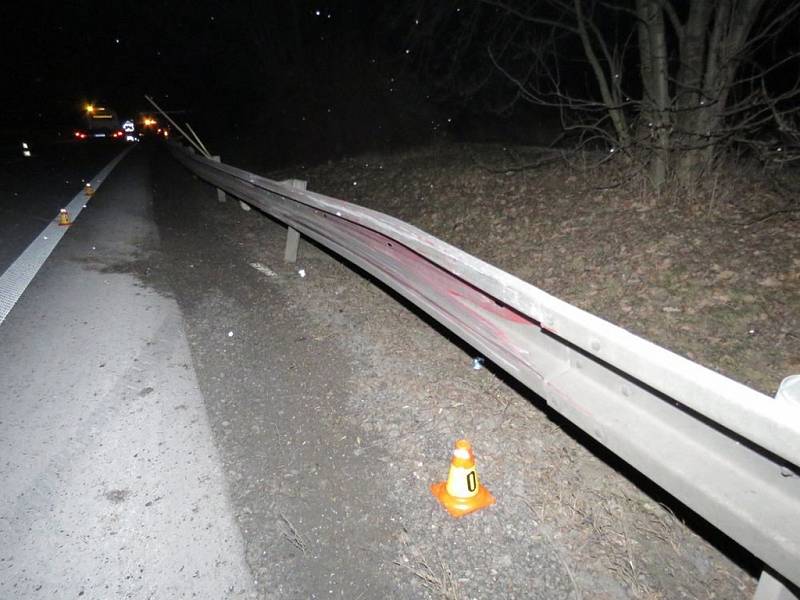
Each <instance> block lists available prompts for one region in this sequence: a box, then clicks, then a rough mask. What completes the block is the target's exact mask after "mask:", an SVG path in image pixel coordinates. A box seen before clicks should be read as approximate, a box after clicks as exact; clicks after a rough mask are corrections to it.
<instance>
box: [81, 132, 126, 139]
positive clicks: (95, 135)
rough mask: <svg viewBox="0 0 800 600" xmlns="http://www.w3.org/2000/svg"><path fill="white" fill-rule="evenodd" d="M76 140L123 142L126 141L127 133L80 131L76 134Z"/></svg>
mask: <svg viewBox="0 0 800 600" xmlns="http://www.w3.org/2000/svg"><path fill="white" fill-rule="evenodd" d="M74 136H75V139H76V140H90V139H112V140H123V139H125V132H124V131H121V130H117V131H115V130H113V129H91V130H89V131H86V130H83V129H78V130H76V131H75V133H74Z"/></svg>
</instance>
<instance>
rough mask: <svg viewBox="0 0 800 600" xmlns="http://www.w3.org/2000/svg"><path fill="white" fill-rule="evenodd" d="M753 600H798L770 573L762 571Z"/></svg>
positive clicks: (793, 593)
mask: <svg viewBox="0 0 800 600" xmlns="http://www.w3.org/2000/svg"><path fill="white" fill-rule="evenodd" d="M753 600H798V596H797V594H795V592H793V591H791V590H790V589H789V588H787V587H786V586H785V585H783V583H782V582H781V581H779V580H777V579H776V578H775V577H773V576H772V575H771V574H770V573H768V572H767V571H763V572H762V573H761V578H760V579H759V580H758V587H757V588H756V593H755V595H754V596H753Z"/></svg>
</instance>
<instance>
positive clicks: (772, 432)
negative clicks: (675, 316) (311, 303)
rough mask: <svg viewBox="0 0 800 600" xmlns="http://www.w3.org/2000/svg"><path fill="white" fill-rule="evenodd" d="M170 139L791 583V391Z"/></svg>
mask: <svg viewBox="0 0 800 600" xmlns="http://www.w3.org/2000/svg"><path fill="white" fill-rule="evenodd" d="M172 153H173V155H174V156H175V157H176V158H177V159H178V160H179V161H180V162H181V163H183V164H184V165H185V166H186V167H187V168H188V169H189V170H191V171H192V172H193V173H195V174H197V175H198V176H199V177H201V178H202V179H204V180H206V181H208V182H209V183H211V184H212V185H214V186H215V187H217V188H219V189H222V190H224V191H225V192H227V193H229V194H232V195H234V196H236V197H238V198H240V199H242V200H244V201H246V202H248V203H249V204H252V205H253V206H255V207H257V208H259V209H260V210H262V211H264V212H265V213H267V214H269V215H271V216H272V217H274V218H276V219H278V220H279V221H282V222H283V223H285V224H286V225H288V226H289V227H291V228H293V229H295V230H297V231H299V232H300V233H302V234H303V235H305V236H307V237H309V238H311V239H313V240H316V241H317V242H318V243H320V244H321V245H323V246H325V247H326V248H328V249H330V250H331V251H332V252H334V253H336V254H338V255H340V256H342V257H343V258H345V259H347V260H348V261H350V262H352V263H354V264H356V265H358V266H359V267H361V268H362V269H364V270H365V271H367V272H369V273H370V274H371V275H373V276H375V277H376V278H378V279H379V280H381V281H382V282H384V283H385V284H386V285H388V286H389V287H391V288H392V289H394V290H396V291H397V292H398V293H400V294H401V295H403V296H404V297H405V298H407V299H408V300H409V301H411V302H413V303H414V304H415V305H416V306H418V307H419V308H420V309H422V310H424V311H425V312H426V313H428V314H429V315H430V316H431V317H433V318H434V319H436V320H437V321H439V322H440V323H442V324H443V325H444V326H446V327H447V328H448V329H450V330H451V331H453V332H454V333H455V334H456V335H458V336H459V337H461V338H462V339H464V340H465V341H467V342H468V343H469V344H471V345H472V346H474V347H475V348H476V349H477V350H479V351H480V352H482V353H483V354H484V355H485V356H486V357H488V358H489V359H490V360H492V361H493V362H494V363H495V364H497V365H498V366H500V367H501V368H503V369H504V370H505V371H506V372H508V373H509V374H510V375H511V376H513V377H514V378H516V379H518V380H519V381H521V382H522V383H524V384H525V385H526V386H527V387H529V388H530V389H531V390H533V391H534V392H536V393H537V394H539V395H540V396H541V397H542V398H544V399H545V400H546V401H547V403H548V404H549V405H550V406H551V407H552V408H553V409H555V410H556V411H558V412H559V413H561V414H562V415H564V416H565V417H566V418H568V419H569V420H570V421H572V422H573V423H575V424H576V425H577V426H578V427H580V428H581V429H583V430H584V431H585V432H586V433H588V434H589V435H591V436H592V437H594V438H595V439H596V440H598V441H599V442H600V443H602V444H603V445H604V446H606V447H607V448H608V449H610V450H611V451H612V452H614V453H615V454H617V455H618V456H619V457H621V458H622V459H624V460H625V461H626V462H628V463H629V464H631V465H632V466H633V467H635V468H636V469H638V470H639V471H640V472H642V473H643V474H644V475H646V476H647V477H648V478H650V479H652V480H653V481H654V482H656V483H657V484H658V485H660V486H661V487H663V488H664V489H665V490H667V491H668V492H669V493H670V494H672V495H673V496H675V497H676V498H677V499H679V500H680V501H682V502H683V503H685V504H686V505H687V506H689V507H690V508H691V509H692V510H694V511H695V512H697V513H698V514H700V515H701V516H702V517H704V518H705V519H707V520H708V521H709V522H710V523H712V524H713V525H715V526H716V527H717V528H719V529H720V530H721V531H723V532H724V533H726V534H727V535H728V536H730V537H731V538H733V539H734V540H736V541H737V542H738V543H739V544H741V545H742V546H744V547H745V548H747V549H748V550H749V551H750V552H752V553H753V554H754V555H756V556H757V557H759V558H760V559H761V560H763V561H764V563H765V564H766V565H768V568H769V570H771V571H772V572H773V573H775V574H776V575H778V576H779V577H782V578H785V580H787V581H788V582H790V583H792V584H794V585H798V586H800V403H798V402H794V401H792V400H791V399H788V398H783V397H778V398H770V397H768V396H765V395H764V394H761V393H759V392H757V391H755V390H753V389H751V388H749V387H746V386H744V385H741V384H739V383H737V382H735V381H733V380H731V379H728V378H726V377H724V376H722V375H720V374H718V373H715V372H713V371H711V370H709V369H706V368H705V367H702V366H701V365H699V364H697V363H694V362H692V361H690V360H687V359H685V358H683V357H681V356H678V355H677V354H674V353H672V352H670V351H668V350H666V349H664V348H661V347H660V346H657V345H655V344H653V343H651V342H648V341H646V340H644V339H642V338H640V337H637V336H635V335H633V334H631V333H629V332H628V331H626V330H624V329H622V328H620V327H617V326H615V325H612V324H611V323H608V322H607V321H604V320H602V319H600V318H598V317H596V316H594V315H591V314H589V313H587V312H585V311H583V310H581V309H579V308H577V307H575V306H572V305H570V304H568V303H566V302H563V301H561V300H559V299H558V298H555V297H554V296H551V295H549V294H547V293H545V292H543V291H542V290H540V289H538V288H536V287H534V286H532V285H530V284H528V283H526V282H524V281H522V280H520V279H518V278H516V277H514V276H513V275H510V274H509V273H506V272H504V271H501V270H500V269H497V268H495V267H493V266H491V265H489V264H487V263H485V262H483V261H481V260H479V259H478V258H476V257H474V256H471V255H469V254H467V253H466V252H463V251H462V250H459V249H458V248H455V247H453V246H451V245H449V244H447V243H445V242H443V241H442V240H439V239H438V238H435V237H433V236H431V235H429V234H427V233H425V232H424V231H421V230H420V229H417V228H416V227H413V226H411V225H409V224H408V223H405V222H403V221H400V220H398V219H395V218H393V217H390V216H388V215H385V214H382V213H379V212H376V211H373V210H369V209H366V208H363V207H360V206H357V205H354V204H351V203H348V202H344V201H342V200H337V199H335V198H330V197H328V196H324V195H322V194H317V193H314V192H311V191H307V190H302V189H297V188H293V187H290V186H288V185H285V184H281V183H279V182H276V181H272V180H269V179H266V178H264V177H260V176H258V175H254V174H252V173H249V172H247V171H243V170H240V169H237V168H235V167H231V166H229V165H225V164H221V163H217V162H213V161H211V160H208V159H206V158H202V157H200V156H197V155H195V154H193V153H191V152H189V151H187V150H185V149H183V148H182V147H180V146H178V145H177V144H173V145H172ZM765 580H767V584H775V585H777V586H778V587H779V589H781V590H783V591H786V593H790V592H788V590H787V589H786V588H785V587H783V586H782V584H780V583H777V580H775V579H773V578H772V576H771V575H769V574H767V573H765V575H764V576H763V577H762V582H761V583H762V585H761V586H760V587H759V592H758V594H757V597H758V596H759V595H762V597H767V596H765V595H763V594H764V590H766V587H765V585H764V582H765ZM770 597H772V596H770ZM774 597H775V598H778V597H783V596H774ZM785 597H786V598H791V597H792V596H785Z"/></svg>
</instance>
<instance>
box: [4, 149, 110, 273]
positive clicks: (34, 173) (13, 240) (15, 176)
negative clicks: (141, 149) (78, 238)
mask: <svg viewBox="0 0 800 600" xmlns="http://www.w3.org/2000/svg"><path fill="white" fill-rule="evenodd" d="M31 147H32V152H33V156H32V157H31V158H23V157H22V156H21V154H19V153H16V154H15V155H14V156H13V158H10V157H8V156H6V157H4V159H0V273H2V272H3V271H5V270H6V268H7V267H8V265H9V264H10V263H11V262H12V261H13V260H14V259H15V258H16V257H17V256H18V255H19V253H20V252H22V250H24V249H25V247H26V246H27V245H28V244H29V243H30V242H31V240H33V238H35V237H36V235H37V234H38V233H39V232H40V231H41V230H42V229H43V228H44V227H45V225H46V224H47V223H48V222H50V221H52V220H53V219H54V218H55V217H56V215H57V214H58V210H59V209H60V208H62V207H64V206H65V205H66V204H67V202H69V200H70V199H71V198H72V197H73V196H74V195H75V194H76V193H77V192H79V191H80V189H81V187H82V186H83V185H84V184H85V183H86V181H88V180H89V179H90V178H91V177H92V176H93V175H94V174H95V173H97V172H98V171H99V170H100V169H101V168H102V167H103V166H104V165H105V164H106V163H108V162H109V161H110V160H111V159H112V157H114V155H116V154H118V153H119V152H120V149H121V145H120V144H118V143H112V142H95V141H92V142H90V143H86V142H72V141H70V142H61V143H51V144H41V145H39V144H36V145H33V144H32V146H31Z"/></svg>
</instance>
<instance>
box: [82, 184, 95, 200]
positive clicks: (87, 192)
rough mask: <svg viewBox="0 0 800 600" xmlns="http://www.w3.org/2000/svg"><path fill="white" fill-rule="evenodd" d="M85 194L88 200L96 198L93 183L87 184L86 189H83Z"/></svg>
mask: <svg viewBox="0 0 800 600" xmlns="http://www.w3.org/2000/svg"><path fill="white" fill-rule="evenodd" d="M83 193H84V194H85V195H86V197H87V198H91V197H92V196H94V188H93V187H92V184H91V183H87V184H86V187H85V188H83Z"/></svg>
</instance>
